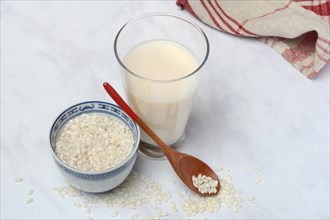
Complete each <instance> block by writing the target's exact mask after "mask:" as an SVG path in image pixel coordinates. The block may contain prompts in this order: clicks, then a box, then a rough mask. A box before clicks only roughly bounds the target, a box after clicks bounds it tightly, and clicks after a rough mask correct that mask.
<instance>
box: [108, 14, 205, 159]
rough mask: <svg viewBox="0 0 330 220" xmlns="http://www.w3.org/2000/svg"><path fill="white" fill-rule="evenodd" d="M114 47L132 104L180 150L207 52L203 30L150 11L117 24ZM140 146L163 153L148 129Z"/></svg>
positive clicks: (149, 152) (148, 151)
mask: <svg viewBox="0 0 330 220" xmlns="http://www.w3.org/2000/svg"><path fill="white" fill-rule="evenodd" d="M114 51H115V55H116V58H117V60H118V62H119V64H120V66H121V69H122V71H121V72H122V74H121V75H122V81H123V86H124V90H125V93H126V97H127V100H128V104H129V105H130V107H131V108H132V109H133V110H134V111H135V112H136V113H137V115H138V116H139V117H140V118H141V119H142V120H143V121H144V122H145V123H146V124H147V125H148V126H149V127H150V128H151V129H152V130H153V131H154V132H155V133H156V134H157V135H158V136H159V137H160V138H161V139H162V140H163V141H164V142H165V143H166V144H168V145H169V146H171V147H172V148H173V149H175V150H179V148H180V147H181V146H182V145H183V143H184V140H185V127H186V124H187V120H188V118H189V114H190V111H191V107H192V103H193V99H194V96H195V93H196V90H197V87H198V84H199V81H200V74H201V71H202V67H203V65H204V64H205V62H206V60H207V58H208V54H209V43H208V39H207V37H206V35H205V33H204V32H203V31H202V30H201V28H200V27H198V26H197V25H196V24H194V23H193V22H191V21H189V20H187V19H186V18H183V17H180V16H177V15H173V14H164V13H157V14H147V15H143V16H140V17H138V18H135V19H133V20H130V21H129V22H127V23H126V24H125V25H124V26H123V27H122V28H121V29H120V30H119V32H118V34H117V36H116V39H115V42H114ZM180 71H181V72H180ZM185 71H186V72H185ZM139 149H140V151H141V152H143V153H144V154H146V155H148V156H151V157H154V158H160V157H164V154H163V152H162V151H161V149H160V148H159V147H158V146H157V145H156V144H155V143H154V142H153V140H151V139H150V138H149V137H148V136H147V135H146V134H145V133H144V131H141V142H140V146H139Z"/></svg>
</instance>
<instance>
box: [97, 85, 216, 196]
mask: <svg viewBox="0 0 330 220" xmlns="http://www.w3.org/2000/svg"><path fill="white" fill-rule="evenodd" d="M103 87H104V89H105V90H106V91H107V92H108V94H109V95H110V96H111V98H112V99H113V100H114V101H115V102H116V103H117V104H118V105H119V106H120V107H121V108H122V109H123V110H124V111H125V112H126V113H127V114H128V115H129V116H130V117H131V118H132V119H133V120H134V121H135V122H136V123H137V124H138V125H139V126H140V127H141V128H142V129H143V130H144V131H145V133H147V134H148V135H149V136H150V138H152V139H153V140H154V141H155V143H157V144H158V146H159V147H160V148H161V149H162V151H163V152H164V154H165V155H166V157H167V159H168V160H169V162H170V163H171V165H172V167H173V169H174V171H175V172H176V173H177V175H178V176H179V177H180V179H181V180H182V181H183V182H184V183H185V184H186V185H187V186H188V187H189V188H190V189H191V190H193V191H194V192H196V193H199V194H201V195H203V196H210V195H216V194H217V193H218V192H219V191H220V181H219V178H218V175H217V174H216V173H215V172H214V171H213V170H212V169H211V168H210V167H209V166H208V165H207V164H206V163H204V162H203V161H201V160H199V159H198V158H196V157H193V156H191V155H188V154H184V153H181V152H178V151H175V150H173V149H172V148H171V147H169V146H168V145H167V144H165V143H164V142H163V141H162V140H161V139H160V138H159V137H158V136H157V135H156V134H155V133H154V132H153V131H152V130H151V129H150V128H149V127H148V126H147V125H146V124H145V123H144V122H143V121H142V120H141V119H140V118H139V117H138V116H137V115H136V114H135V112H134V111H133V110H132V109H131V108H130V107H129V106H128V105H127V104H126V102H125V101H124V100H123V99H122V98H121V97H120V95H119V94H118V93H117V92H116V90H115V89H114V88H113V87H112V86H111V85H110V84H109V83H107V82H105V83H103ZM199 174H202V175H205V176H209V177H211V178H212V179H213V180H216V181H218V185H217V186H216V192H215V193H210V194H209V193H201V192H200V191H199V190H198V188H197V187H195V186H194V184H193V181H192V176H193V175H194V176H195V177H197V176H198V175H199Z"/></svg>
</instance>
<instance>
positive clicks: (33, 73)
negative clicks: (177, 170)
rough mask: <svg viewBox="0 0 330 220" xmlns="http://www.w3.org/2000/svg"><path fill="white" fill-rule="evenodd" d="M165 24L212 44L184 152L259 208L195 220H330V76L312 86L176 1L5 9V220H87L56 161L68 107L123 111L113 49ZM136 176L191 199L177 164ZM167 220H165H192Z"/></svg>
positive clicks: (13, 4) (158, 164)
mask: <svg viewBox="0 0 330 220" xmlns="http://www.w3.org/2000/svg"><path fill="white" fill-rule="evenodd" d="M154 12H168V13H174V14H177V15H181V16H183V17H186V18H188V19H190V20H193V21H194V22H196V23H197V24H198V25H200V26H201V28H202V29H203V30H204V31H205V33H206V35H207V36H208V38H209V41H210V55H209V59H208V61H207V63H206V65H205V67H204V69H205V72H204V73H203V75H202V79H201V83H200V86H199V89H198V92H197V95H196V98H195V102H194V105H193V109H192V112H191V116H190V118H189V121H188V125H187V129H186V143H185V145H184V146H183V148H182V151H184V152H187V153H190V154H193V155H196V156H198V157H199V158H201V159H202V160H204V161H206V162H207V163H209V164H210V165H211V166H212V167H214V168H217V167H222V168H224V170H223V171H221V172H220V173H219V175H220V177H226V176H227V174H230V175H231V176H232V178H233V184H234V185H235V186H236V187H237V188H239V187H242V188H243V189H244V195H245V196H246V197H248V196H251V195H253V196H255V198H256V202H257V203H258V208H253V207H251V206H250V205H249V204H248V202H247V201H246V202H245V204H244V206H243V208H241V209H240V210H239V212H238V213H237V214H235V213H233V212H232V210H231V209H227V208H226V207H223V208H222V209H221V210H220V212H219V213H215V214H210V213H204V214H201V215H197V216H193V217H190V218H191V219H201V218H204V217H207V218H209V219H212V218H213V219H214V218H226V219H228V218H237V219H328V218H329V70H330V69H329V65H328V66H326V67H325V68H324V69H323V70H322V71H321V72H320V74H319V76H318V77H317V78H316V79H314V80H309V79H307V78H306V77H304V76H303V75H302V74H300V73H299V72H298V71H297V70H296V69H295V68H294V67H292V66H291V65H290V64H289V63H287V62H286V61H285V60H284V59H283V58H282V57H281V56H280V55H279V54H277V53H276V52H275V51H274V50H272V49H271V48H269V47H267V46H266V45H264V44H263V43H261V42H260V41H258V40H256V39H253V38H239V37H234V36H231V35H228V34H225V33H221V32H219V31H216V30H214V29H212V28H210V27H208V26H206V25H203V24H202V23H201V22H199V21H197V20H195V19H194V18H193V17H192V16H191V15H190V14H189V13H188V12H187V11H181V10H180V9H179V8H178V7H177V6H176V5H175V1H1V50H0V51H1V193H0V194H1V211H0V213H1V219H28V218H29V219H68V218H70V219H87V217H88V215H87V214H85V213H84V212H83V211H81V210H79V209H77V208H75V207H74V206H73V205H72V204H73V201H76V200H72V199H61V198H59V197H58V195H57V194H56V193H54V192H53V191H52V190H51V188H52V186H64V185H66V184H67V183H66V181H65V179H64V178H63V177H62V175H61V174H60V173H59V172H58V170H57V168H56V165H55V164H54V162H53V161H52V158H51V154H50V146H49V140H48V137H49V131H50V127H51V125H52V123H53V122H54V120H55V119H56V117H57V115H59V114H60V113H61V112H62V111H63V110H64V109H66V108H67V107H69V106H72V105H74V104H77V103H79V102H82V101H87V100H104V101H109V102H112V100H111V99H110V98H109V97H108V95H107V94H106V92H105V91H104V90H103V87H102V83H103V81H109V82H110V83H112V85H113V86H114V87H115V88H116V89H117V90H118V91H119V93H120V94H121V95H124V91H123V88H122V85H121V81H120V80H121V79H120V74H119V71H120V67H119V64H118V63H117V61H116V59H115V56H114V52H113V42H114V38H115V36H116V33H117V31H118V30H119V29H120V27H121V26H122V25H123V24H124V23H126V22H127V21H128V20H130V19H132V18H134V17H137V16H140V15H143V14H145V13H154ZM146 34H148V33H146ZM256 167H258V168H261V169H262V172H261V173H255V172H253V171H252V170H253V169H254V168H256ZM134 170H135V171H136V172H139V173H150V174H152V177H153V179H154V180H155V181H157V182H160V183H161V182H163V183H164V186H163V187H164V188H166V187H167V188H166V190H168V191H170V192H171V193H172V195H173V199H174V200H177V201H178V202H179V199H178V197H177V196H176V193H177V192H179V191H182V190H186V188H185V186H184V185H183V184H181V183H180V180H179V179H178V178H177V177H176V175H175V174H174V172H173V171H172V168H171V167H170V166H169V164H168V162H167V161H164V160H163V161H154V160H150V159H148V158H146V157H143V155H139V156H138V159H137V163H136V166H135V167H134ZM18 177H21V178H23V179H24V181H23V182H22V183H15V179H16V178H18ZM256 178H260V179H261V182H260V183H258V184H256V183H255V180H256ZM170 179H172V180H176V182H177V184H176V185H174V186H170V187H169V186H168V184H167V185H166V184H165V183H166V182H167V181H168V180H170ZM31 188H32V189H34V194H33V199H34V201H33V202H32V203H31V204H29V205H26V203H25V201H26V200H27V198H28V196H27V194H26V193H27V191H28V190H29V189H31ZM177 205H178V206H179V203H178V204H177ZM163 209H164V210H166V211H168V212H169V216H167V217H165V218H172V219H175V218H176V219H180V218H182V219H187V218H188V216H186V215H185V214H184V213H183V212H180V213H172V212H171V210H170V208H169V206H164V207H163ZM117 211H119V215H118V216H117V219H119V218H128V219H130V218H131V216H132V215H133V214H134V213H146V215H147V210H146V208H145V207H141V208H140V209H139V210H135V211H134V212H133V211H132V210H125V209H124V210H123V209H119V208H118V209H117ZM109 213H111V212H110V211H109V210H107V209H101V208H100V209H99V208H97V209H95V210H93V213H92V214H91V216H92V217H94V218H95V219H96V218H100V219H109V218H111V216H110V214H109ZM140 217H141V218H142V217H143V216H142V215H141V216H140ZM144 217H147V216H144Z"/></svg>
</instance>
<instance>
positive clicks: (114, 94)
mask: <svg viewBox="0 0 330 220" xmlns="http://www.w3.org/2000/svg"><path fill="white" fill-rule="evenodd" d="M103 87H104V89H105V91H107V93H108V94H109V95H110V96H111V98H112V99H113V100H114V101H115V102H116V103H117V104H118V105H119V106H120V107H121V108H122V109H123V110H124V111H125V112H126V113H127V114H128V115H129V116H130V117H131V118H132V119H133V120H134V121H137V120H138V118H139V117H138V116H137V115H136V114H135V113H134V112H133V111H132V109H131V108H130V107H129V106H128V105H127V104H126V102H125V101H124V100H123V99H122V98H121V97H120V95H119V94H118V93H117V91H116V90H115V89H114V88H113V87H112V86H111V85H110V84H109V83H107V82H104V83H103Z"/></svg>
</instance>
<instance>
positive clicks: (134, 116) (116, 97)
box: [103, 82, 171, 154]
mask: <svg viewBox="0 0 330 220" xmlns="http://www.w3.org/2000/svg"><path fill="white" fill-rule="evenodd" d="M103 87H104V89H105V90H106V91H107V93H108V94H109V95H110V96H111V98H112V99H113V100H114V101H115V102H116V103H117V104H118V105H119V106H120V107H121V108H122V109H123V110H124V111H125V112H126V113H127V114H128V115H129V116H130V117H131V118H132V119H133V120H134V121H135V122H136V123H137V124H138V125H139V126H140V127H141V128H142V129H143V130H144V131H145V132H146V133H147V134H148V135H149V136H150V137H151V138H152V140H154V141H155V142H156V143H157V144H158V145H159V146H160V147H161V149H162V150H163V151H164V153H165V154H167V153H168V152H169V151H171V149H170V147H168V146H167V145H166V144H165V143H164V142H163V141H162V140H161V139H160V138H159V137H158V136H157V135H156V134H155V132H153V131H152V130H151V129H150V128H149V126H148V125H146V124H145V123H144V122H143V121H142V120H141V119H140V118H139V116H137V114H135V112H134V111H133V110H132V109H131V108H130V107H129V106H128V105H127V104H126V102H125V101H124V100H123V99H122V98H121V97H120V95H119V94H118V93H117V91H116V90H115V89H114V88H113V87H112V86H111V85H110V84H109V83H107V82H104V83H103Z"/></svg>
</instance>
